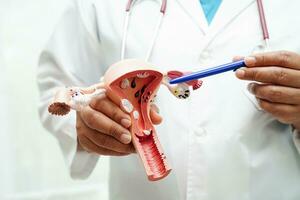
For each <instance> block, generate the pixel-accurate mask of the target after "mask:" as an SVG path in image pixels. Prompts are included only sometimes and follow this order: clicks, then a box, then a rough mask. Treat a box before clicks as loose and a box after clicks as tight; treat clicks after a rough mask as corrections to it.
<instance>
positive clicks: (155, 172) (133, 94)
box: [48, 60, 202, 181]
mask: <svg viewBox="0 0 300 200" xmlns="http://www.w3.org/2000/svg"><path fill="white" fill-rule="evenodd" d="M184 74H185V73H182V72H179V71H170V72H167V73H166V74H163V73H161V72H160V71H158V70H157V69H155V67H154V66H152V65H151V64H149V63H145V62H144V61H140V60H124V61H121V62H118V63H116V64H114V65H112V66H111V67H109V69H108V70H107V71H106V73H105V75H104V77H103V78H102V80H101V81H100V83H98V84H95V85H92V86H90V87H87V88H79V87H70V88H60V89H59V90H58V91H57V93H56V95H55V97H54V101H53V102H52V103H51V104H50V105H49V108H48V110H49V112H50V113H51V114H54V115H66V114H68V113H69V112H70V110H71V109H73V110H77V111H79V112H80V110H81V109H82V108H83V107H84V106H87V105H89V103H90V101H91V100H92V98H94V97H96V96H103V97H105V95H107V96H108V97H109V98H110V99H111V100H112V101H113V102H114V103H116V104H117V105H120V106H121V107H122V108H123V110H125V111H126V112H127V113H128V114H130V117H131V121H132V125H131V127H130V132H131V135H132V142H133V145H134V147H135V149H136V151H137V153H138V155H139V156H140V158H141V160H142V163H143V165H144V168H145V171H146V174H147V176H148V179H149V180H150V181H155V180H160V179H162V178H164V177H166V176H167V175H168V174H169V173H170V171H171V168H170V166H169V164H168V163H167V160H166V156H165V154H164V152H163V150H162V147H161V145H160V142H159V140H158V138H157V135H156V131H155V128H154V126H153V124H152V122H151V120H150V118H149V112H150V105H151V103H152V102H153V100H154V98H155V97H156V92H157V91H158V89H159V87H160V85H161V84H163V85H165V86H167V88H168V89H169V90H170V92H171V93H172V94H173V95H174V96H175V97H177V98H179V99H186V98H188V97H189V96H190V93H191V92H190V88H192V89H193V90H196V89H198V88H200V87H201V85H202V81H198V80H195V81H189V82H186V83H181V84H177V85H170V84H169V81H170V80H171V79H174V78H177V77H180V76H182V75H184Z"/></svg>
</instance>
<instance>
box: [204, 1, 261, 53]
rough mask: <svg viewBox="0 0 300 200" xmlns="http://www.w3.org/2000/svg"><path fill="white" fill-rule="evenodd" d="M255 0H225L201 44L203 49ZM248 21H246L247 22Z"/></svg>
mask: <svg viewBox="0 0 300 200" xmlns="http://www.w3.org/2000/svg"><path fill="white" fill-rule="evenodd" d="M252 3H255V0H241V1H237V0H223V2H222V3H221V5H220V8H219V10H218V11H217V13H216V15H215V17H214V19H213V21H212V23H211V24H210V27H209V29H208V31H207V34H206V37H205V39H204V41H203V43H202V45H201V51H203V50H204V49H205V48H206V47H207V46H209V45H210V43H211V42H212V41H213V40H214V39H215V38H216V37H217V35H218V34H219V33H221V31H222V30H224V29H225V28H226V27H227V26H228V25H230V23H231V22H232V21H233V20H234V19H236V18H237V17H238V16H239V15H240V14H241V13H243V12H244V11H245V10H246V9H247V8H248V7H249V6H250V5H252ZM245 23H246V22H245Z"/></svg>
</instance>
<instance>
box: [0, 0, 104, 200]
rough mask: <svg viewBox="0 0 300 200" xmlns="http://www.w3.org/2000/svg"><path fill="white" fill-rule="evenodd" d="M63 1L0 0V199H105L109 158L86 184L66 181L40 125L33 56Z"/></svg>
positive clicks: (58, 154) (55, 147)
mask: <svg viewBox="0 0 300 200" xmlns="http://www.w3.org/2000/svg"><path fill="white" fill-rule="evenodd" d="M66 2H67V0H26V1H24V0H0V69H1V71H0V199H1V200H14V199H22V200H27V199H28V200H33V199H34V200H67V199H72V200H86V199H88V200H93V199H95V200H96V199H97V200H100V199H101V200H105V199H107V196H108V191H107V178H108V176H107V174H108V160H107V158H106V159H104V160H101V163H100V165H98V166H97V168H96V170H95V172H94V174H93V175H92V177H91V178H90V179H89V180H87V181H73V180H71V179H70V178H69V176H68V172H67V170H66V167H65V165H64V161H63V158H62V155H61V152H60V150H59V148H58V145H57V142H56V140H55V139H54V138H53V137H52V136H51V135H50V134H49V133H47V132H46V131H45V130H44V129H43V128H42V126H41V124H40V122H39V119H38V114H37V107H36V106H37V101H38V92H37V86H36V81H35V75H36V66H37V61H38V55H39V53H40V51H41V49H42V47H43V45H44V44H45V43H46V41H47V40H48V38H49V36H50V34H51V32H52V31H53V28H54V26H55V23H56V22H57V20H58V19H59V17H60V16H61V14H62V11H63V9H64V5H65V4H66Z"/></svg>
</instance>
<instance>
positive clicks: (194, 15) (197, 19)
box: [176, 0, 208, 35]
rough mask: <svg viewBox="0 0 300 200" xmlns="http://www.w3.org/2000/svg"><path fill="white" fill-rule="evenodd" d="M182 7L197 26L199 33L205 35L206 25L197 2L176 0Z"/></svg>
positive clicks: (194, 0) (193, 0)
mask: <svg viewBox="0 0 300 200" xmlns="http://www.w3.org/2000/svg"><path fill="white" fill-rule="evenodd" d="M176 1H177V2H178V4H179V5H180V6H181V7H182V9H183V11H184V12H185V13H186V14H187V15H188V17H189V18H190V19H191V20H192V21H193V23H194V24H196V25H197V26H198V28H199V29H200V30H201V32H202V33H203V34H204V35H205V34H206V33H207V31H208V23H207V20H206V18H205V15H204V12H203V10H202V7H201V4H200V2H199V0H176Z"/></svg>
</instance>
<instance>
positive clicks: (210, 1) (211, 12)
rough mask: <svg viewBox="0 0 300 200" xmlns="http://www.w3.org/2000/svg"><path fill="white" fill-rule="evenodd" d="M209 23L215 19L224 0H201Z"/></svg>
mask: <svg viewBox="0 0 300 200" xmlns="http://www.w3.org/2000/svg"><path fill="white" fill-rule="evenodd" d="M199 1H200V3H201V5H202V9H203V11H204V14H205V17H206V20H207V22H208V24H210V23H211V21H212V20H213V18H214V16H215V14H216V12H217V10H218V8H219V7H220V5H221V2H222V0H199Z"/></svg>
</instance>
